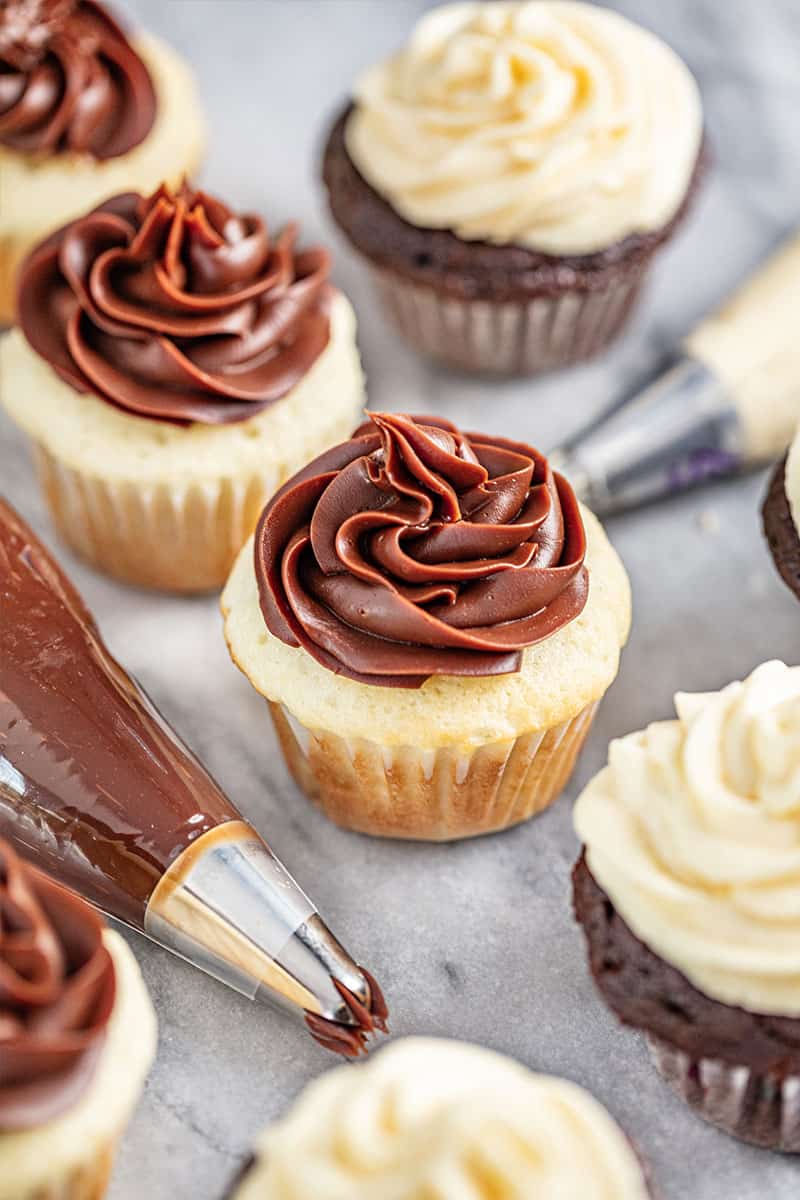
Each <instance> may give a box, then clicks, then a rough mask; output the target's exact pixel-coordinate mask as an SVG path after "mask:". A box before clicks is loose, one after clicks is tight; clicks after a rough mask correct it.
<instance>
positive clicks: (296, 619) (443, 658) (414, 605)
mask: <svg viewBox="0 0 800 1200" xmlns="http://www.w3.org/2000/svg"><path fill="white" fill-rule="evenodd" d="M222 607H223V613H224V616H225V635H226V638H227V641H228V646H229V649H230V652H231V655H232V657H233V659H234V661H235V662H236V663H237V665H238V666H239V667H240V668H241V670H242V671H243V672H244V673H245V674H246V675H247V677H248V678H249V679H250V681H251V683H252V684H253V686H254V687H255V688H256V689H257V690H258V691H259V692H260V693H261V694H262V695H263V696H265V697H266V698H267V699H268V700H269V702H270V711H271V713H272V717H273V721H274V723H275V727H276V730H277V733H278V737H279V739H280V744H281V747H282V749H283V752H284V755H285V757H286V760H287V762H288V764H289V767H290V769H291V771H292V772H293V774H294V776H295V778H296V779H297V781H298V783H299V784H300V786H301V787H302V788H303V789H304V790H305V791H306V792H307V794H308V795H309V796H311V797H312V798H313V799H314V800H316V801H317V802H318V803H319V804H320V806H321V807H322V808H323V810H324V811H325V812H326V813H327V814H328V815H329V816H330V817H331V818H332V819H333V820H334V821H336V822H337V823H338V824H340V825H343V826H345V827H347V828H350V829H356V830H360V831H362V832H365V833H372V834H378V835H382V836H388V837H406V838H427V839H431V840H447V839H452V838H460V837H469V836H474V835H476V834H482V833H489V832H492V831H494V830H498V829H503V828H506V827H507V826H509V825H513V824H516V823H517V822H519V821H522V820H525V819H526V818H528V817H531V816H533V815H534V814H535V813H538V812H541V811H542V810H543V809H544V808H546V807H547V806H548V805H549V804H551V803H552V802H553V800H555V798H556V797H557V796H558V795H559V793H560V792H561V790H562V789H563V787H564V786H565V784H566V782H567V780H568V778H569V775H570V773H571V771H572V768H573V766H574V763H575V760H576V757H577V755H578V753H579V751H580V748H581V746H582V745H583V742H584V740H585V738H586V736H587V733H588V731H589V728H590V725H591V722H592V719H593V716H594V713H595V711H596V708H597V705H598V703H599V701H600V699H601V697H602V696H603V694H604V693H605V691H606V689H607V688H608V687H609V686H610V684H611V682H612V681H613V679H614V677H615V675H616V673H617V668H618V663H619V655H620V650H621V647H622V646H623V645H624V643H625V641H626V639H627V635H628V628H629V623H630V592H629V586H628V579H627V575H626V574H625V570H624V568H623V566H622V564H621V563H620V561H619V559H618V558H617V555H616V554H615V552H614V550H613V549H612V548H611V546H610V545H609V543H608V541H607V539H606V536H605V534H604V532H603V530H602V528H601V526H600V525H599V523H598V522H597V520H596V519H595V517H594V516H592V514H591V513H589V512H587V511H585V510H582V509H580V507H579V505H578V503H577V501H576V499H575V496H574V493H573V492H572V489H571V488H570V486H569V484H568V483H567V482H566V480H565V479H563V478H561V477H560V476H559V475H557V474H555V473H554V472H553V471H552V469H551V468H550V465H549V464H548V462H547V459H546V458H545V457H544V456H543V455H541V454H539V452H538V451H536V450H534V449H533V448H532V447H530V446H526V445H524V444H522V443H519V442H512V441H509V440H508V439H506V438H501V437H495V436H490V435H487V434H478V433H470V434H466V433H462V432H461V431H459V430H458V429H456V428H455V426H453V425H451V424H450V423H449V422H447V421H442V420H438V419H436V418H432V417H409V416H399V415H395V414H388V413H382V414H381V413H375V414H371V420H370V422H369V423H368V424H366V425H363V426H361V428H359V429H357V430H356V432H355V433H354V434H353V436H352V437H351V438H350V439H349V440H348V441H347V442H344V443H343V444H342V445H340V446H337V447H336V448H335V449H333V450H330V451H329V452H328V453H326V454H323V455H322V456H321V457H320V458H318V459H317V460H316V461H315V462H312V463H311V464H310V465H309V466H308V467H306V468H305V469H304V470H303V471H301V472H300V473H299V474H298V475H296V476H295V477H294V478H293V479H292V480H290V481H289V482H288V483H287V484H286V485H285V486H284V487H283V488H282V489H281V491H280V492H279V493H278V494H277V495H276V496H275V497H274V499H273V500H272V501H271V502H270V503H269V504H268V505H267V507H266V509H265V511H264V513H263V515H262V517H261V520H260V522H259V525H258V528H257V531H256V536H255V539H254V543H253V544H248V545H247V546H246V547H245V548H244V549H243V550H242V553H241V555H240V556H239V560H238V562H237V564H236V566H235V568H234V570H233V573H232V575H231V578H230V580H229V582H228V584H227V586H226V588H225V592H224V594H223V599H222Z"/></svg>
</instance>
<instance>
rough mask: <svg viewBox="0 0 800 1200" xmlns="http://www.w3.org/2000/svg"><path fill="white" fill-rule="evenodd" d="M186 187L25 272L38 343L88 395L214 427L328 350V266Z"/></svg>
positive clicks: (122, 199)
mask: <svg viewBox="0 0 800 1200" xmlns="http://www.w3.org/2000/svg"><path fill="white" fill-rule="evenodd" d="M296 239H297V227H296V226H295V225H288V226H287V227H286V228H285V229H284V230H283V231H282V232H281V234H280V235H279V236H278V237H277V238H275V239H272V238H270V236H269V233H268V231H267V228H266V225H265V224H264V222H263V221H262V220H261V218H260V217H258V216H254V215H247V214H245V215H238V214H235V213H234V212H233V211H232V210H231V209H230V208H228V206H227V205H225V204H223V203H222V201H220V200H218V199H217V198H216V197H214V196H211V195H209V194H208V193H206V192H201V191H194V190H192V189H191V188H190V187H189V186H188V184H186V183H184V184H183V186H182V187H181V188H180V189H179V190H178V191H177V192H175V193H173V192H171V191H170V190H169V189H168V188H167V187H166V186H162V187H161V188H159V189H158V191H157V192H155V193H154V194H153V195H152V196H149V197H143V196H138V195H136V194H134V193H129V194H125V195H121V196H116V197H114V198H113V199H112V200H109V201H107V202H106V203H105V204H102V205H100V207H99V208H96V209H94V211H92V212H90V213H88V214H87V216H85V217H82V218H79V219H78V220H76V221H73V222H71V223H70V224H69V225H66V226H64V228H63V229H60V230H58V231H57V232H56V233H54V234H53V235H52V236H51V237H49V238H48V239H47V240H46V241H44V242H43V243H42V244H41V246H39V247H38V248H37V249H36V250H34V251H33V253H32V254H31V255H30V257H29V258H28V259H27V261H26V263H25V264H24V265H23V268H22V270H21V273H20V288H19V322H20V325H21V327H22V330H23V332H24V334H25V336H26V338H27V339H28V341H29V343H30V344H31V346H32V347H33V349H34V350H36V352H37V353H38V354H40V355H41V356H42V357H43V358H44V359H46V360H47V361H48V362H49V363H50V365H51V366H52V367H53V368H54V370H55V371H57V373H58V374H59V375H60V376H61V378H62V379H64V380H65V381H66V382H67V383H69V384H70V385H71V386H73V387H74V388H76V390H78V391H84V392H86V391H88V392H93V393H95V394H97V395H99V396H101V397H102V398H104V399H106V400H108V401H109V402H110V403H112V404H116V405H118V406H119V407H121V408H123V409H127V410H128V411H130V412H133V413H138V414H139V415H141V416H145V417H152V418H158V419H162V420H169V421H179V422H192V421H195V422H200V423H203V424H208V425H215V424H225V423H228V422H232V421H241V420H245V419H246V418H247V417H250V416H254V415H255V414H256V413H258V412H261V411H262V410H263V409H264V408H266V407H267V406H268V405H269V404H272V403H274V402H275V401H276V400H279V399H280V398H281V397H282V396H284V395H286V393H287V392H288V391H289V390H290V389H291V388H292V387H293V386H294V384H295V383H297V382H298V380H299V379H301V378H302V376H303V375H304V374H305V372H306V371H307V370H308V369H309V367H310V366H311V365H312V364H313V362H314V361H315V360H316V359H317V358H318V357H319V355H320V354H321V353H322V351H323V350H324V349H325V346H326V345H327V343H328V337H329V307H330V294H331V293H330V287H329V285H328V273H329V270H330V259H329V256H328V254H327V252H326V251H325V250H323V249H321V248H319V247H317V248H311V249H308V250H297V249H296V246H295V243H296Z"/></svg>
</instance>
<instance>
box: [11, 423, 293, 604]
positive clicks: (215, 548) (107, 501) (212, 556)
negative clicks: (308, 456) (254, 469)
mask: <svg viewBox="0 0 800 1200" xmlns="http://www.w3.org/2000/svg"><path fill="white" fill-rule="evenodd" d="M34 460H35V463H36V469H37V473H38V476H39V482H40V484H41V487H42V491H43V492H44V495H45V498H46V500H47V504H48V507H49V509H50V514H51V516H52V519H53V522H54V524H55V526H56V529H57V530H58V532H59V534H60V535H61V537H62V538H63V539H64V541H65V542H66V543H67V545H68V546H70V548H71V549H72V550H74V551H75V553H76V554H78V555H80V557H81V558H84V559H86V561H87V562H89V563H91V564H92V566H94V567H97V568H98V570H101V571H104V572H106V574H108V575H113V576H114V577H115V578H117V579H121V580H123V581H124V582H125V583H132V584H137V585H139V586H140V587H148V588H159V589H162V590H164V591H171V592H206V591H213V590H216V589H218V588H220V587H222V585H223V583H224V582H225V580H226V578H227V577H228V573H229V571H230V569H231V567H232V566H233V562H234V560H235V558H236V555H237V554H238V552H239V550H240V549H241V547H242V546H243V545H244V543H245V541H246V540H247V538H248V537H249V536H250V534H251V533H252V532H253V529H254V528H255V525H256V522H257V521H258V518H259V515H260V513H261V510H262V509H263V507H264V505H265V503H266V501H267V500H268V499H269V497H270V496H271V495H272V494H273V492H274V491H275V489H276V488H277V487H278V486H279V484H280V482H281V480H280V479H279V478H278V475H277V473H275V474H273V475H270V476H261V475H252V476H250V477H247V478H243V479H209V480H204V481H202V482H197V481H193V482H190V483H186V484H174V483H157V484H140V483H136V482H134V481H127V480H124V481H116V480H111V479H98V478H94V477H91V476H89V475H86V474H84V473H83V472H81V471H77V470H74V469H73V468H71V467H67V466H65V465H64V464H63V463H61V462H59V461H58V459H56V458H54V457H53V455H52V454H50V452H49V451H48V450H47V449H45V447H44V446H43V445H41V444H39V443H37V444H35V445H34Z"/></svg>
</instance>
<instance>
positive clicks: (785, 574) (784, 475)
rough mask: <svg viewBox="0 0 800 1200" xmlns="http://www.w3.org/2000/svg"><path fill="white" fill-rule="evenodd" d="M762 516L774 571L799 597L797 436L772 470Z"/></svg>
mask: <svg viewBox="0 0 800 1200" xmlns="http://www.w3.org/2000/svg"><path fill="white" fill-rule="evenodd" d="M762 517H763V521H764V534H765V536H766V539H767V542H768V544H769V548H770V552H771V554H772V558H773V561H774V563H775V566H776V567H777V570H778V573H779V575H780V577H781V579H782V580H783V582H784V583H785V584H786V586H787V587H788V588H789V589H790V591H792V592H793V593H794V594H795V596H797V598H798V599H799V600H800V436H798V437H796V438H795V440H794V442H793V443H792V445H791V447H790V449H789V452H788V454H787V455H786V456H785V458H783V459H782V460H781V461H780V462H779V463H778V465H777V466H776V468H775V470H774V471H773V473H772V477H771V479H770V482H769V489H768V491H767V495H766V497H765V499H764V506H763V509H762Z"/></svg>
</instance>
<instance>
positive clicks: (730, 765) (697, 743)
mask: <svg viewBox="0 0 800 1200" xmlns="http://www.w3.org/2000/svg"><path fill="white" fill-rule="evenodd" d="M675 703H676V708H677V712H678V719H677V720H673V721H663V722H658V723H656V724H654V725H651V726H649V728H648V729H646V730H644V731H642V732H640V733H634V734H630V735H629V736H628V737H625V738H621V739H619V740H618V741H615V742H612V744H611V748H610V751H609V762H608V766H607V767H606V768H605V769H604V770H603V771H601V772H600V774H599V775H597V776H596V777H595V779H594V780H592V781H591V782H590V784H589V785H588V787H587V788H586V789H585V791H584V793H583V795H582V796H581V797H580V799H579V800H578V803H577V806H576V809H575V828H576V831H577V833H578V836H579V837H580V838H581V839H582V841H583V842H584V843H585V845H586V856H587V861H588V864H589V868H590V870H591V873H592V875H593V876H594V878H595V879H596V880H597V882H598V883H599V884H600V886H601V887H602V889H603V890H604V891H605V892H606V894H607V895H608V896H609V897H610V899H611V900H612V902H613V904H614V906H615V908H616V909H617V911H618V912H619V914H620V916H621V917H622V918H623V920H624V921H625V922H626V924H627V925H628V926H629V927H630V928H631V930H632V931H633V932H634V933H635V934H636V936H637V937H638V938H639V939H640V940H641V941H643V942H644V943H645V944H646V945H647V946H649V947H650V949H651V950H653V951H654V952H655V953H656V954H658V955H659V956H660V957H661V958H663V959H665V960H666V961H667V962H669V963H670V964H671V965H672V966H674V967H676V968H677V969H678V970H680V971H681V972H682V973H683V974H684V975H685V976H686V977H687V979H689V981H690V982H691V983H693V984H694V985H695V987H697V988H698V989H699V990H700V991H702V992H704V993H705V994H706V995H707V996H709V997H711V998H712V999H715V1000H719V1001H721V1002H722V1003H724V1004H729V1005H737V1006H740V1007H742V1008H745V1009H747V1010H748V1011H751V1012H755V1013H765V1014H771V1015H775V1016H777V1015H782V1016H792V1017H797V1016H800V965H798V964H800V905H799V904H798V881H799V880H800V667H791V668H790V667H787V666H785V665H784V664H783V663H779V662H770V663H765V664H763V665H762V666H760V667H758V668H757V669H756V670H755V671H754V672H753V673H752V674H751V675H750V676H749V677H748V678H747V679H746V680H745V681H744V682H741V683H732V684H730V685H729V686H728V687H726V688H723V690H722V691H720V692H712V693H708V694H700V695H686V694H679V695H678V696H677V697H676V702H675Z"/></svg>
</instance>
